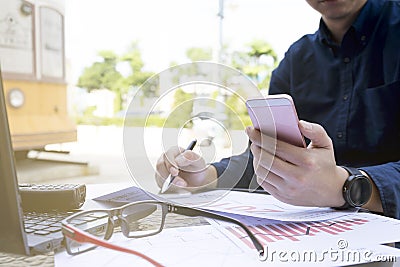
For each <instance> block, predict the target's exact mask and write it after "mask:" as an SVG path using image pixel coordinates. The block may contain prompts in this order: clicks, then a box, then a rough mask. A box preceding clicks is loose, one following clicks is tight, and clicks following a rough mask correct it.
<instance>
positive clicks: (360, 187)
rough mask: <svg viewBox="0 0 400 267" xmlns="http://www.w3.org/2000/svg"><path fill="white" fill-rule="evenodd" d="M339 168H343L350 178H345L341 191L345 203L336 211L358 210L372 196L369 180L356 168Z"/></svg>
mask: <svg viewBox="0 0 400 267" xmlns="http://www.w3.org/2000/svg"><path fill="white" fill-rule="evenodd" d="M341 167H342V168H344V169H345V170H346V171H347V172H348V173H349V174H350V176H349V177H347V179H346V181H345V182H344V185H343V189H342V194H343V198H344V200H345V201H346V203H344V205H343V206H341V207H337V208H336V209H348V208H358V207H361V206H363V205H364V204H365V203H367V202H368V200H369V199H370V198H371V195H372V184H371V180H370V179H369V178H368V177H367V176H365V175H364V174H362V173H361V172H360V170H358V169H356V168H351V167H345V166H341Z"/></svg>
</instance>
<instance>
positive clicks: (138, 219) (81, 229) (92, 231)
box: [62, 201, 264, 266]
mask: <svg viewBox="0 0 400 267" xmlns="http://www.w3.org/2000/svg"><path fill="white" fill-rule="evenodd" d="M168 213H175V214H180V215H185V216H191V217H196V216H203V217H207V218H212V219H217V220H221V221H226V222H230V223H234V224H236V225H238V226H240V227H241V228H243V230H244V231H245V232H246V233H247V235H248V237H249V238H250V239H251V241H252V242H253V245H254V247H255V248H256V249H257V251H258V253H259V256H260V257H262V256H263V255H264V248H263V246H262V245H261V243H260V241H258V239H257V238H256V237H255V236H254V234H253V233H252V232H251V231H250V230H249V229H248V228H247V227H246V226H245V225H244V224H242V223H241V222H240V221H238V220H236V219H233V218H229V217H225V216H222V215H219V214H216V213H212V212H209V211H205V210H201V209H196V208H190V207H185V206H180V205H174V204H170V203H165V202H159V201H139V202H134V203H129V204H126V205H124V206H121V207H118V208H111V209H98V210H89V211H81V212H78V213H76V214H73V215H71V216H70V217H68V218H66V219H65V220H63V221H62V233H63V235H64V236H65V240H66V242H65V243H66V244H65V246H66V250H67V252H68V254H70V255H77V254H80V253H83V252H86V251H89V250H92V249H94V248H96V247H97V246H102V247H106V248H109V249H114V250H117V251H122V252H127V253H131V254H134V255H137V256H139V257H141V258H143V259H145V260H147V261H149V262H150V263H152V264H153V265H155V266H161V265H160V264H159V263H158V262H156V261H154V260H153V259H151V258H149V257H147V256H146V255H143V254H141V253H140V252H137V251H134V250H130V249H127V248H123V247H120V246H117V245H114V244H111V243H109V242H107V240H109V239H110V238H111V236H112V234H113V232H114V229H117V230H119V231H121V232H122V234H123V235H124V236H126V237H128V238H140V237H146V236H151V235H155V234H158V233H160V232H161V231H162V229H163V228H164V223H165V217H166V215H167V214H168Z"/></svg>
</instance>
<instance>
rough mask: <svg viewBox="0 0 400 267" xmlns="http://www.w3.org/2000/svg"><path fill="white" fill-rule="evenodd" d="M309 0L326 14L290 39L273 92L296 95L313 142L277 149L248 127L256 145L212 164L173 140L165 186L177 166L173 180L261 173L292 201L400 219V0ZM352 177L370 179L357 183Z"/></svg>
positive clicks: (192, 182)
mask: <svg viewBox="0 0 400 267" xmlns="http://www.w3.org/2000/svg"><path fill="white" fill-rule="evenodd" d="M307 2H308V4H309V5H310V6H311V7H312V8H314V9H315V10H317V11H318V12H319V13H320V14H321V16H322V18H321V21H320V26H319V29H318V31H317V32H316V33H315V34H311V35H306V36H303V37H302V38H301V39H299V40H298V41H297V42H295V43H294V44H293V45H292V46H291V47H290V48H289V50H288V51H287V53H286V55H285V58H284V59H283V60H282V61H281V63H280V64H279V66H278V67H277V69H276V70H274V72H273V74H272V78H271V83H270V89H269V93H270V94H279V93H286V94H290V95H291V96H292V97H293V99H294V102H295V104H296V108H297V112H298V115H299V118H300V119H301V120H302V121H300V123H299V127H300V130H301V132H302V133H303V135H304V136H305V137H306V138H307V139H309V140H310V143H309V145H308V147H307V148H299V147H295V146H292V145H290V144H287V143H284V142H281V141H277V143H276V151H275V149H274V148H269V147H268V144H270V143H271V142H268V140H269V139H268V138H269V137H268V136H265V135H262V134H261V133H260V132H259V131H257V130H255V129H254V128H252V127H249V128H247V129H246V133H247V135H248V136H249V139H250V141H251V142H252V144H251V146H250V148H249V150H247V151H245V152H244V153H243V154H241V155H237V156H232V157H230V158H226V159H223V160H221V161H220V162H216V163H213V164H212V165H211V166H209V167H207V168H205V165H204V161H203V160H202V159H201V158H199V156H198V155H196V154H195V153H193V152H191V151H185V152H183V153H181V151H180V150H179V149H178V148H172V149H170V150H169V151H167V153H166V154H164V155H163V156H162V157H160V159H159V161H158V164H157V171H158V174H157V175H156V178H157V182H158V184H159V185H161V183H162V182H163V180H164V179H165V177H167V176H168V174H170V173H171V174H172V175H178V176H177V178H176V179H175V180H174V185H175V186H181V187H196V188H198V187H200V188H204V187H206V188H207V187H208V188H215V187H229V186H237V187H248V185H249V183H250V181H251V179H252V177H253V175H254V174H255V175H256V176H257V182H258V184H259V185H260V186H261V187H262V188H264V189H265V190H266V191H268V192H269V193H270V194H271V195H273V196H275V197H276V198H277V199H279V200H281V201H284V202H286V203H290V204H294V205H304V206H321V207H338V208H348V207H351V206H353V207H354V206H356V207H358V206H362V207H363V208H367V209H369V210H371V211H375V212H383V213H384V214H385V215H386V216H390V217H395V218H400V161H399V160H400V142H399V138H400V108H399V107H400V104H399V103H397V102H398V101H399V100H400V52H399V51H398V50H399V47H400V2H399V1H389V0H307ZM311 122H312V123H311ZM261 140H263V142H261ZM271 141H273V140H271ZM261 144H262V145H261ZM250 152H251V153H250ZM243 163H244V165H245V167H244V171H243V172H240V171H238V170H239V169H240V168H241V166H243ZM253 165H254V167H253ZM174 166H177V167H179V169H181V170H179V169H178V168H177V167H174ZM343 166H347V167H353V169H345V168H344V167H343ZM202 168H204V169H202ZM354 168H358V170H357V169H354ZM182 169H184V170H182ZM193 170H194V172H193ZM238 175H240V177H237V176H238ZM360 175H361V176H360ZM354 177H361V178H363V179H359V180H357V183H358V182H359V181H363V184H359V185H358V186H356V187H354V188H355V189H354V192H349V191H351V190H348V188H349V187H350V186H351V185H353V184H352V183H353V182H354V181H355V180H354V179H353V178H354ZM354 183H355V182H354ZM365 184H368V185H369V186H371V188H372V191H371V190H370V189H369V188H370V187H368V186H365ZM357 201H358V202H357Z"/></svg>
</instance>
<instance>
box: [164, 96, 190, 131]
mask: <svg viewBox="0 0 400 267" xmlns="http://www.w3.org/2000/svg"><path fill="white" fill-rule="evenodd" d="M192 99H193V94H191V93H187V92H185V91H184V90H182V88H178V89H177V90H176V91H175V94H174V102H173V104H172V109H171V113H170V114H169V116H168V119H167V120H166V121H165V126H166V127H169V128H180V127H183V126H190V125H188V124H187V122H188V121H189V120H190V118H191V115H192V110H193V101H192Z"/></svg>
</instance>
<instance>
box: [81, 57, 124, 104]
mask: <svg viewBox="0 0 400 267" xmlns="http://www.w3.org/2000/svg"><path fill="white" fill-rule="evenodd" d="M98 55H99V57H100V61H98V62H95V63H93V64H92V66H90V67H87V68H85V69H84V70H83V73H82V75H81V76H80V77H79V80H78V83H77V86H78V87H81V88H85V89H87V90H88V91H89V92H90V91H92V90H96V89H108V90H111V91H113V92H114V93H115V94H116V96H117V97H116V98H115V102H114V107H115V110H116V111H118V110H120V107H121V86H122V85H123V84H124V82H123V76H122V75H121V73H119V72H118V71H117V64H118V56H117V55H116V54H115V53H114V52H113V51H110V50H103V51H100V52H99V53H98Z"/></svg>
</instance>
